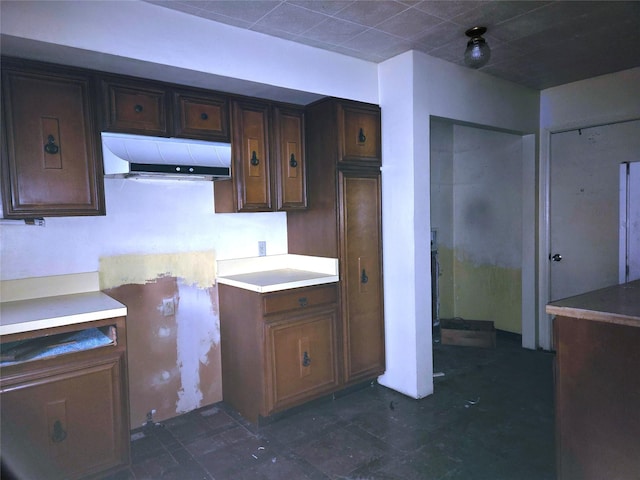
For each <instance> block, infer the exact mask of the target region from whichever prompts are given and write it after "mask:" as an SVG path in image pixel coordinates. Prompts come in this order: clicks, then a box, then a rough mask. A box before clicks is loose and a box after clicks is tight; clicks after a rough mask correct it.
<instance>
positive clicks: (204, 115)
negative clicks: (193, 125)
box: [200, 112, 209, 120]
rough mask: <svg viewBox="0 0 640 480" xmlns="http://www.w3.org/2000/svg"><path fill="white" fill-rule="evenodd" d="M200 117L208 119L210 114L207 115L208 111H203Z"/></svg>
mask: <svg viewBox="0 0 640 480" xmlns="http://www.w3.org/2000/svg"><path fill="white" fill-rule="evenodd" d="M200 118H201V119H202V120H207V119H208V118H209V115H207V114H206V113H204V112H203V113H201V114H200Z"/></svg>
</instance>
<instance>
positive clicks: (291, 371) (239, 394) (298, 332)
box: [218, 283, 338, 423]
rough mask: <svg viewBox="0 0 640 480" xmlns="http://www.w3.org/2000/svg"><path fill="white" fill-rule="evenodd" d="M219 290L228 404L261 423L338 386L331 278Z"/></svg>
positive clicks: (334, 287)
mask: <svg viewBox="0 0 640 480" xmlns="http://www.w3.org/2000/svg"><path fill="white" fill-rule="evenodd" d="M218 289H219V296H220V319H221V321H220V332H221V339H220V346H221V349H222V383H223V387H222V391H223V398H224V401H225V402H226V403H228V404H229V405H231V406H233V407H234V408H235V409H236V410H237V411H238V412H240V414H242V415H243V416H244V417H245V418H246V419H247V420H249V421H251V422H254V423H260V422H261V420H263V419H266V418H267V417H269V416H271V415H273V414H274V413H277V412H280V411H282V410H284V409H287V408H290V407H293V406H295V405H299V404H301V403H303V402H306V401H309V400H311V399H314V398H317V397H319V396H321V395H323V394H327V393H329V392H332V391H334V390H335V389H336V388H337V386H338V366H337V341H336V333H337V332H336V322H337V298H338V291H337V285H336V284H335V283H330V284H324V285H317V286H309V287H302V288H294V289H287V290H282V291H277V292H270V293H258V292H254V291H251V290H246V289H243V288H238V287H234V286H230V285H225V284H219V285H218Z"/></svg>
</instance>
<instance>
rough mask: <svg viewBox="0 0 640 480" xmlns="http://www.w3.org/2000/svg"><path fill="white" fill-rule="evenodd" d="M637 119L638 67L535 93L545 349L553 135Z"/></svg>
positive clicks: (547, 343) (544, 340)
mask: <svg viewBox="0 0 640 480" xmlns="http://www.w3.org/2000/svg"><path fill="white" fill-rule="evenodd" d="M633 119H640V67H638V68H632V69H629V70H624V71H622V72H617V73H613V74H609V75H602V76H599V77H595V78H590V79H587V80H582V81H579V82H573V83H568V84H566V85H560V86H558V87H553V88H549V89H546V90H543V91H542V92H540V161H539V169H540V170H539V181H540V184H539V192H538V194H539V206H540V207H539V225H540V227H539V228H540V231H539V237H538V249H539V251H538V278H539V284H538V316H539V318H538V329H539V330H538V337H539V342H540V346H541V347H542V348H544V349H550V348H551V321H550V317H549V316H548V315H546V313H545V305H546V304H547V303H548V302H549V261H548V256H549V253H550V252H549V211H548V198H549V189H548V182H549V161H550V144H551V142H550V140H551V134H552V133H553V132H560V131H563V130H569V129H577V128H583V127H592V126H596V125H605V124H607V123H614V122H620V121H624V120H633Z"/></svg>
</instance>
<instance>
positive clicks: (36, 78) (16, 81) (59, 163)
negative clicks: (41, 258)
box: [1, 59, 105, 218]
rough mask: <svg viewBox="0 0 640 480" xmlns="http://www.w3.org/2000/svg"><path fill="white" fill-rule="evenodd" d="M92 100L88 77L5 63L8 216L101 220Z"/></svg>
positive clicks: (101, 193)
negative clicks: (86, 217)
mask: <svg viewBox="0 0 640 480" xmlns="http://www.w3.org/2000/svg"><path fill="white" fill-rule="evenodd" d="M94 97H95V92H94V86H93V80H92V77H91V76H90V75H89V74H87V73H84V72H81V71H78V70H75V69H66V68H60V67H56V66H52V65H42V64H37V65H36V64H34V63H31V62H26V61H18V60H9V59H5V60H3V63H2V103H3V105H4V109H3V115H4V121H3V126H4V127H3V129H2V136H3V141H2V144H3V147H2V175H1V176H2V193H3V197H2V198H3V209H4V217H5V218H34V217H45V216H47V217H50V216H77V215H104V213H105V208H104V191H103V181H102V167H101V162H100V157H99V153H98V152H99V147H98V145H97V141H98V138H97V135H96V131H97V130H96V128H95V112H94V103H93V98H94Z"/></svg>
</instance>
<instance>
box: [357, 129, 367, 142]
mask: <svg viewBox="0 0 640 480" xmlns="http://www.w3.org/2000/svg"><path fill="white" fill-rule="evenodd" d="M366 141H367V136H366V135H365V134H364V131H363V130H362V128H361V129H360V132H359V133H358V142H360V143H364V142H366Z"/></svg>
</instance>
